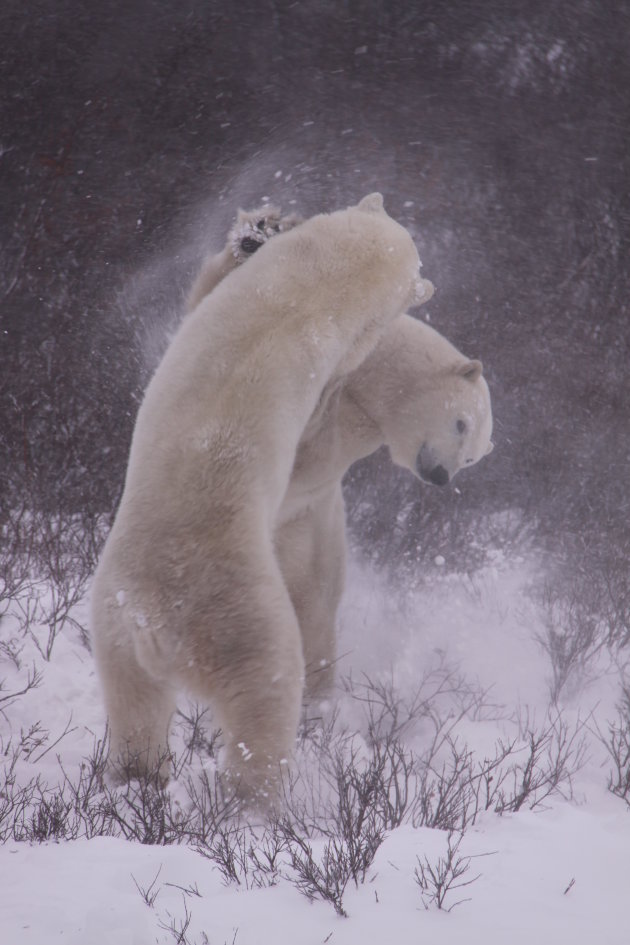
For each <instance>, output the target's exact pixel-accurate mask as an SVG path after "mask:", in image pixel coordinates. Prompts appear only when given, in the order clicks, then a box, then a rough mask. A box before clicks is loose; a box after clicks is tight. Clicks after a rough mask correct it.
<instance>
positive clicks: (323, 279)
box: [92, 194, 419, 805]
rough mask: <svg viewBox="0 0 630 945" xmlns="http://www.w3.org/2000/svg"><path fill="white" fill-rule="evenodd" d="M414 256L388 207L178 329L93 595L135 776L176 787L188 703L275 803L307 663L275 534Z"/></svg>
mask: <svg viewBox="0 0 630 945" xmlns="http://www.w3.org/2000/svg"><path fill="white" fill-rule="evenodd" d="M418 264H419V263H418V256H417V253H416V250H415V247H414V245H413V242H412V240H411V238H410V236H409V235H408V233H407V232H406V231H405V230H404V229H403V228H402V227H401V226H399V225H398V224H397V223H395V222H394V221H393V220H392V219H391V218H390V217H388V216H387V214H386V213H385V211H384V209H383V204H382V198H381V197H380V195H378V194H373V195H370V196H369V197H366V198H364V200H362V201H361V202H360V203H359V204H358V206H356V207H352V208H349V209H347V210H343V211H338V212H336V213H333V214H330V215H321V216H317V217H314V218H312V219H311V220H308V221H307V222H305V223H302V224H300V225H298V226H296V227H295V228H294V229H291V230H290V231H288V232H286V233H281V234H279V235H278V236H275V237H274V238H273V239H272V240H270V241H269V242H267V243H266V244H265V245H263V246H262V247H261V248H260V249H259V250H258V252H257V253H256V254H255V255H254V256H253V257H252V258H251V259H250V260H248V262H247V264H246V265H244V266H241V267H239V268H237V269H234V271H232V272H230V273H229V275H227V276H226V278H225V279H223V281H222V282H221V283H220V284H219V285H218V286H217V287H216V288H215V289H214V291H212V292H211V293H210V294H209V295H208V296H206V297H205V298H204V299H203V300H202V301H201V303H200V304H199V305H198V307H197V308H196V309H195V310H194V311H193V312H192V313H191V314H190V315H188V316H187V317H186V318H185V320H184V321H183V323H182V325H181V327H180V329H179V331H178V333H177V334H176V336H175V338H174V339H173V342H172V344H171V346H170V348H169V349H168V351H167V353H166V355H165V357H164V359H163V361H162V363H161V364H160V366H159V368H158V370H157V371H156V373H155V375H154V377H153V379H152V380H151V382H150V384H149V386H148V388H147V391H146V394H145V397H144V401H143V403H142V405H141V407H140V410H139V413H138V418H137V421H136V427H135V430H134V435H133V440H132V444H131V451H130V456H129V465H128V469H127V477H126V481H125V489H124V493H123V497H122V500H121V504H120V508H119V510H118V514H117V516H116V520H115V522H114V526H113V528H112V531H111V533H110V535H109V538H108V540H107V542H106V545H105V549H104V552H103V556H102V558H101V561H100V563H99V566H98V569H97V571H96V575H95V578H94V584H93V590H92V635H93V647H94V654H95V658H96V662H97V667H98V671H99V675H100V679H101V683H102V688H103V693H104V697H105V703H106V708H107V712H108V716H109V723H110V737H111V747H110V757H111V760H112V763H113V765H114V767H115V768H116V769H117V770H118V771H119V772H120V773H121V774H123V775H124V776H132V775H139V776H146V775H149V774H153V773H157V774H158V775H159V776H160V777H162V778H165V777H167V776H168V767H169V762H168V727H169V720H170V717H171V714H172V712H173V708H174V705H175V696H176V693H177V691H178V690H180V689H185V690H187V691H188V692H189V693H190V694H191V695H193V696H194V697H195V698H198V699H201V700H203V701H206V702H209V703H211V704H212V707H213V709H214V710H215V712H216V714H217V719H218V721H219V723H220V724H221V727H222V729H223V732H224V737H225V751H226V759H225V764H226V774H227V776H228V777H229V778H230V779H231V780H232V781H233V783H234V784H235V785H236V786H237V787H238V790H239V792H240V793H241V795H242V796H243V797H245V798H247V799H249V800H251V801H253V802H254V803H257V804H261V805H264V804H265V803H266V801H267V800H268V799H269V798H270V797H272V796H273V792H274V789H275V784H276V782H277V779H278V776H279V772H280V769H281V765H282V764H283V763H285V762H286V760H288V759H289V758H290V755H291V752H292V749H293V745H294V740H295V735H296V731H297V726H298V721H299V714H300V706H301V695H302V687H303V677H304V657H303V653H302V644H301V637H300V628H299V625H298V621H297V618H296V614H295V610H294V608H293V605H292V603H291V599H290V597H289V594H288V592H287V588H286V586H285V582H284V580H283V578H282V574H281V571H280V568H279V565H278V562H277V560H276V554H275V552H274V545H273V534H274V528H275V525H276V521H277V515H278V511H279V509H280V506H281V503H282V500H283V497H284V495H285V493H286V491H287V487H288V484H289V479H290V476H291V470H292V468H293V463H294V459H295V455H296V450H297V446H298V443H299V441H300V438H301V436H302V433H303V431H304V429H305V427H306V425H307V423H308V421H309V419H310V417H311V416H312V414H313V412H314V411H315V409H316V408H317V406H318V404H321V402H322V395H325V392H326V391H327V390H330V389H332V388H333V386H334V385H335V383H336V382H337V381H339V380H340V379H341V378H343V377H345V376H346V375H347V374H348V373H349V372H351V371H353V370H354V369H355V368H357V367H358V366H359V365H360V364H361V363H362V362H363V360H364V359H365V358H366V357H367V355H368V354H369V353H370V352H371V351H372V349H373V348H374V347H375V345H376V344H377V342H378V340H379V338H380V336H381V334H382V333H383V332H384V331H385V330H386V328H387V326H388V325H389V324H390V323H391V322H392V321H393V320H394V319H395V318H396V317H397V316H398V315H400V314H401V313H402V312H403V311H404V310H405V308H406V307H407V306H408V305H409V304H410V303H411V301H412V299H413V296H414V291H415V287H416V283H417V280H418Z"/></svg>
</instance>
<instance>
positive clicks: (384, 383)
mask: <svg viewBox="0 0 630 945" xmlns="http://www.w3.org/2000/svg"><path fill="white" fill-rule="evenodd" d="M348 394H349V395H350V396H351V397H352V399H353V400H354V401H355V403H356V404H357V406H359V407H360V408H361V410H362V411H363V413H364V414H365V415H366V416H367V417H369V418H370V420H371V421H372V423H374V424H375V425H376V426H378V428H379V432H380V438H381V441H382V442H384V443H385V445H386V446H387V447H388V448H389V451H390V453H391V457H392V459H393V461H394V462H395V463H396V464H397V465H399V466H403V467H406V468H407V469H409V470H411V472H413V473H414V475H416V476H418V477H419V478H420V479H422V480H423V481H424V482H428V483H433V484H434V485H438V486H443V485H446V483H448V482H450V480H451V479H452V478H453V476H455V474H456V473H457V472H459V470H460V469H462V468H465V467H466V466H472V465H473V464H474V463H477V462H478V461H479V460H480V459H481V458H482V457H483V456H485V455H486V454H487V453H489V452H490V451H491V450H492V443H491V440H490V437H491V434H492V408H491V404H490V393H489V391H488V385H487V384H486V381H485V379H484V377H483V374H482V365H481V362H480V361H476V360H469V359H468V358H466V357H464V355H462V354H461V353H460V352H459V351H458V350H457V349H456V348H455V347H454V346H453V345H451V344H450V342H448V341H447V340H446V338H444V337H442V335H440V334H439V333H438V332H436V331H435V330H434V329H432V328H430V327H429V326H428V325H426V324H424V323H423V322H420V321H417V320H416V319H414V318H412V317H410V316H408V315H402V316H401V317H400V318H398V319H396V320H395V321H394V323H393V324H392V325H391V326H390V328H389V330H388V332H387V335H386V336H385V338H384V339H383V340H382V341H381V343H380V344H379V346H378V348H377V350H376V351H375V352H373V353H372V354H371V355H370V357H369V358H367V360H366V361H365V362H364V364H363V365H362V366H361V368H360V369H359V370H358V371H356V372H355V373H354V374H353V375H352V377H351V378H350V379H349V382H348Z"/></svg>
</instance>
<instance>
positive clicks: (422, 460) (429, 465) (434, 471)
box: [416, 443, 451, 486]
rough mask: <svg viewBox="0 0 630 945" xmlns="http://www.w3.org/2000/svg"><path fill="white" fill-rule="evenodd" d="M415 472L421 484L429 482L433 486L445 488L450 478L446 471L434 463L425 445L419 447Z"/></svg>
mask: <svg viewBox="0 0 630 945" xmlns="http://www.w3.org/2000/svg"><path fill="white" fill-rule="evenodd" d="M416 472H417V473H418V475H419V476H420V478H421V479H422V481H423V482H430V483H432V484H433V485H434V486H445V485H446V484H447V482H448V481H449V480H450V478H451V477H450V476H449V473H448V470H447V469H445V468H444V466H442V465H441V464H440V463H436V462H435V460H434V458H433V456H432V455H431V450H430V449H429V447H428V446H427V445H426V443H425V444H423V445H422V446H421V448H420V451H419V453H418V455H417V457H416Z"/></svg>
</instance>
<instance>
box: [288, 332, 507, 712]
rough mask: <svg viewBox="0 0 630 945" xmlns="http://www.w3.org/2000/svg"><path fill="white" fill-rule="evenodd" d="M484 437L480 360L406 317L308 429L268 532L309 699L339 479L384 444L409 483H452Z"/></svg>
mask: <svg viewBox="0 0 630 945" xmlns="http://www.w3.org/2000/svg"><path fill="white" fill-rule="evenodd" d="M458 421H459V428H458ZM462 422H463V423H465V425H466V428H465V431H463V432H461V431H460V428H461V423H462ZM491 433H492V410H491V405H490V395H489V391H488V386H487V384H486V382H485V380H484V378H483V376H482V374H481V364H480V362H479V361H470V360H468V359H467V358H465V357H464V356H463V355H462V354H460V352H459V351H458V350H457V349H456V348H455V347H454V346H453V345H452V344H450V342H448V341H447V340H446V339H445V338H444V337H443V336H442V335H440V334H439V333H438V332H437V331H435V330H434V329H433V328H430V327H429V326H428V325H426V324H424V323H423V322H419V321H417V320H416V319H414V318H412V317H411V316H409V315H402V316H400V317H399V318H397V319H396V320H395V321H394V322H393V323H392V325H390V327H389V328H388V330H387V333H386V334H385V335H384V336H383V338H382V339H381V340H380V342H379V343H378V345H377V347H376V348H375V349H374V351H373V352H372V353H371V354H370V355H369V356H368V357H367V358H366V360H365V361H364V362H363V364H361V366H360V367H359V368H357V370H356V371H354V372H353V373H352V374H351V375H350V376H349V377H348V378H346V379H345V381H344V382H343V384H342V385H341V386H340V387H339V389H338V390H337V392H336V394H335V396H334V397H331V398H330V400H329V401H328V402H327V404H326V407H325V410H324V411H323V412H322V414H321V415H317V416H315V417H314V418H313V420H312V421H311V422H310V423H309V425H308V427H307V428H306V430H305V432H304V434H303V437H302V441H301V443H300V447H299V449H298V453H297V456H296V461H295V465H294V468H293V474H292V476H291V481H290V484H289V488H288V490H287V494H286V497H285V499H284V502H283V504H282V507H281V509H280V513H279V516H278V524H277V527H276V534H275V545H276V554H277V556H278V560H279V562H280V567H281V569H282V574H283V577H284V579H285V582H286V585H287V588H288V589H289V593H290V595H291V599H292V601H293V605H294V607H295V610H296V613H297V615H298V620H299V622H300V628H301V632H302V642H303V648H304V660H305V667H306V684H307V685H306V689H307V694H308V695H309V696H311V697H314V696H320V695H323V694H325V692H326V690H327V689H328V688H329V686H330V684H331V679H332V664H333V662H334V659H335V616H336V611H337V607H338V604H339V600H340V598H341V594H342V591H343V586H344V565H345V559H346V540H345V517H344V503H343V496H342V492H341V480H342V477H343V475H344V473H345V472H346V471H347V469H348V468H349V466H350V465H351V464H352V463H353V462H355V461H356V460H358V459H360V458H362V457H364V456H367V455H369V454H370V453H372V452H373V451H374V450H376V449H378V447H380V446H382V445H383V444H386V445H387V446H388V448H389V451H390V454H391V456H392V458H393V460H394V462H396V463H398V464H399V465H401V466H404V467H406V468H408V469H409V470H411V472H413V473H414V474H415V475H416V476H419V477H420V478H424V477H428V476H429V475H430V473H431V472H432V470H433V469H434V468H436V467H440V468H442V469H444V470H446V472H447V473H448V476H449V478H452V477H453V476H454V475H455V474H456V473H457V472H458V471H459V470H460V469H461V468H463V467H465V466H470V465H472V464H474V463H476V462H478V461H479V460H480V459H481V458H482V457H483V456H484V455H486V454H487V453H489V452H490V450H491V449H492V444H491V441H490V436H491ZM444 481H446V480H444Z"/></svg>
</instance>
